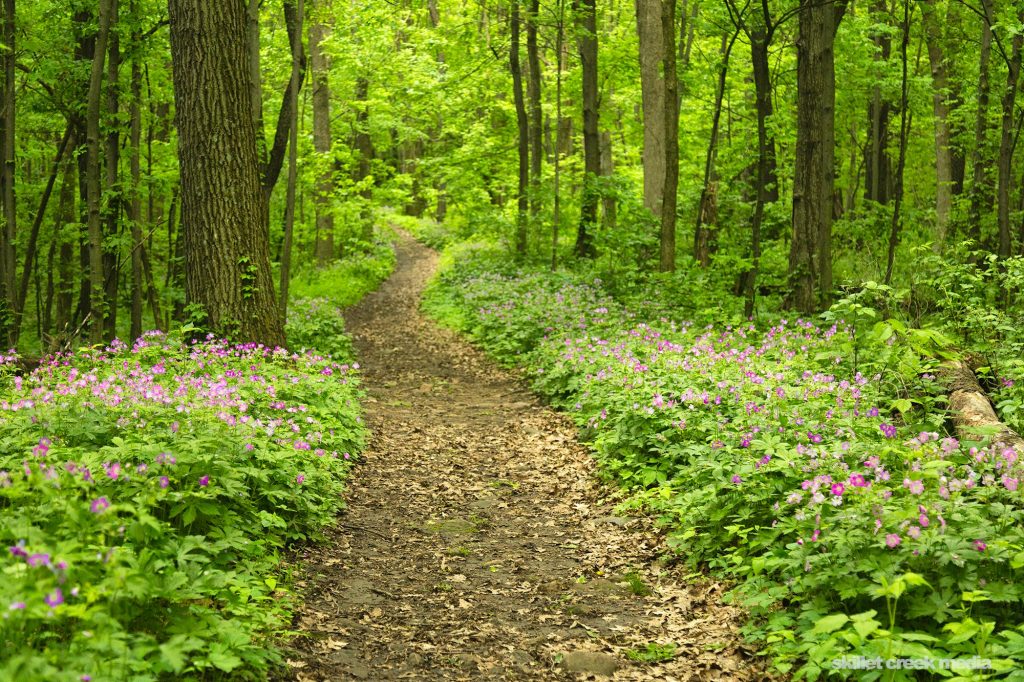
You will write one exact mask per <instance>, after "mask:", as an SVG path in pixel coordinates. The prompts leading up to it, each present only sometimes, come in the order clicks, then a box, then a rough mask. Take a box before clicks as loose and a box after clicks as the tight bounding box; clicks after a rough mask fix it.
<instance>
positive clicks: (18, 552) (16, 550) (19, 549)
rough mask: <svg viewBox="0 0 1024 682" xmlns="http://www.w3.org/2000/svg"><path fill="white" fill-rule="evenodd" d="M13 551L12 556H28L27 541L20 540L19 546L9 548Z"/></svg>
mask: <svg viewBox="0 0 1024 682" xmlns="http://www.w3.org/2000/svg"><path fill="white" fill-rule="evenodd" d="M7 549H9V550H10V551H11V556H28V552H26V551H25V541H24V540H18V544H16V545H12V546H11V547H8V548H7Z"/></svg>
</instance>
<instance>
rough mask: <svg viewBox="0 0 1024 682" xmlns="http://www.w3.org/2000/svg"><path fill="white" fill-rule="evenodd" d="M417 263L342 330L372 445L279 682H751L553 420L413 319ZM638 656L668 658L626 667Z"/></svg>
mask: <svg viewBox="0 0 1024 682" xmlns="http://www.w3.org/2000/svg"><path fill="white" fill-rule="evenodd" d="M435 262H436V256H435V254H434V253H433V252H431V251H429V250H427V249H425V248H424V247H422V246H420V245H418V244H416V243H415V242H413V241H411V240H410V239H408V238H405V237H403V238H402V239H401V240H400V242H399V244H398V265H397V269H396V272H395V274H394V275H393V276H392V277H391V279H390V280H388V281H387V282H386V283H385V284H384V286H383V287H382V288H381V289H380V291H378V292H376V293H374V294H371V295H370V296H368V297H367V298H366V299H364V301H363V302H362V303H361V304H360V305H358V306H357V307H355V308H353V309H352V310H350V311H349V314H348V316H347V317H348V323H349V330H350V332H351V333H352V334H353V337H354V340H355V345H356V348H357V350H358V352H359V355H360V363H361V364H362V365H363V366H364V378H363V379H364V386H365V388H366V390H367V393H368V401H367V420H368V422H369V424H370V426H371V428H372V432H373V437H372V440H371V443H370V447H369V449H368V450H367V452H366V453H365V454H364V456H363V460H362V464H361V465H360V466H359V467H357V468H356V469H355V470H354V471H353V474H352V477H351V479H350V488H349V491H348V496H347V502H348V507H347V509H346V511H345V513H344V515H343V516H342V517H341V518H340V519H339V523H338V525H337V526H336V527H335V528H334V529H333V530H332V531H330V533H329V535H328V541H327V542H326V543H324V544H322V545H319V546H316V547H311V548H309V549H308V550H307V551H306V553H305V554H304V555H303V557H302V561H301V564H300V566H301V575H302V577H301V578H300V582H299V584H300V586H301V587H302V588H303V590H304V596H305V603H304V605H303V606H302V608H301V609H300V610H299V612H298V614H297V616H296V629H298V630H299V631H301V634H300V636H299V637H298V638H297V639H296V640H295V641H294V642H293V643H292V645H291V646H292V650H291V651H289V660H288V664H289V666H290V670H291V672H292V675H293V679H295V680H298V681H299V682H307V681H314V680H348V679H366V680H375V681H376V680H402V679H408V680H563V679H588V678H599V679H608V677H609V676H610V677H612V678H614V679H616V680H668V681H672V680H678V681H680V682H683V681H687V682H689V681H697V680H701V681H703V680H764V679H768V677H769V676H768V675H767V674H766V672H765V670H764V665H763V662H761V661H760V659H756V658H753V657H752V654H751V652H750V650H749V649H748V647H747V646H746V645H745V644H744V642H743V641H742V639H741V638H740V636H739V632H738V627H739V624H740V622H741V621H740V618H741V616H742V614H741V613H740V612H739V611H738V610H736V609H735V608H733V607H730V606H726V605H724V604H722V603H721V601H720V596H721V587H720V586H718V585H716V584H714V583H711V582H696V583H695V582H685V581H684V580H683V579H682V577H681V572H680V571H677V570H675V569H673V568H672V567H671V566H670V565H668V564H666V563H665V562H660V561H657V559H658V556H659V554H660V553H661V552H662V551H663V546H662V544H661V542H660V540H659V537H658V535H657V533H656V532H655V531H654V528H653V525H652V523H651V521H650V520H649V519H643V518H637V519H626V518H621V517H618V516H616V515H615V513H614V511H613V504H612V502H611V500H610V496H613V495H614V493H615V491H614V490H611V489H609V488H607V487H605V486H603V485H601V484H600V483H599V482H598V481H597V479H596V477H595V475H594V464H593V460H592V459H591V457H590V456H589V454H588V453H587V451H586V449H585V448H584V447H583V446H582V445H580V444H579V443H578V441H577V439H576V434H575V431H574V428H573V426H572V424H571V423H570V422H569V421H568V420H567V419H565V418H564V417H562V416H561V415H558V414H557V413H555V412H554V411H552V410H550V409H548V408H545V407H542V406H540V405H539V404H538V403H537V401H536V400H535V399H534V398H533V396H531V395H530V393H529V392H528V391H527V390H526V389H525V388H524V387H523V386H522V385H521V384H520V383H519V382H518V380H517V379H516V377H515V376H514V375H513V374H511V373H509V372H506V371H503V370H500V369H498V368H496V367H495V366H494V365H493V364H492V363H490V362H489V361H488V360H487V359H486V358H484V357H483V356H482V355H481V354H479V353H478V352H477V351H475V350H474V349H472V348H471V347H470V346H468V345H467V344H466V343H464V342H463V341H462V340H460V339H459V338H457V337H456V336H455V335H454V334H452V333H450V332H448V331H446V330H443V329H440V328H439V327H437V326H436V325H435V324H433V323H432V322H430V321H428V320H426V319H424V318H423V317H422V316H421V315H420V313H419V310H418V305H419V295H420V292H421V291H422V289H423V286H424V284H425V283H426V281H427V279H428V278H429V276H430V274H431V273H432V272H433V269H434V267H435ZM629 575H634V576H635V579H634V583H636V585H642V586H643V587H644V588H646V589H635V586H631V585H630V582H629V580H628V578H627V576H629ZM636 581H639V582H638V583H637V582H636ZM637 592H641V593H642V592H649V594H646V595H642V594H637ZM651 643H659V644H669V643H673V644H675V645H676V649H675V655H674V657H672V658H671V659H670V660H668V661H664V662H661V663H653V664H650V663H634V662H632V661H630V660H629V659H628V658H627V657H626V652H627V651H630V650H633V649H643V648H645V647H646V646H647V645H648V644H651Z"/></svg>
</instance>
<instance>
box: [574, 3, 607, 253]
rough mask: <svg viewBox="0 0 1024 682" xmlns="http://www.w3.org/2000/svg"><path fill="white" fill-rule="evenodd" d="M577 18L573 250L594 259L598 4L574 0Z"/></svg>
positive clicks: (598, 165)
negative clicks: (579, 122)
mask: <svg viewBox="0 0 1024 682" xmlns="http://www.w3.org/2000/svg"><path fill="white" fill-rule="evenodd" d="M573 10H574V12H575V14H576V21H577V42H578V44H579V51H580V62H581V64H582V71H583V74H582V90H583V196H582V197H581V198H580V222H579V226H578V227H577V230H576V246H575V249H574V251H575V253H576V256H577V257H579V258H593V257H594V256H595V255H597V250H596V249H595V248H594V229H595V228H596V227H597V206H598V203H599V201H600V194H601V193H600V191H599V189H598V183H597V178H598V176H599V175H600V174H601V135H600V133H599V132H598V126H599V121H598V83H597V7H596V0H573Z"/></svg>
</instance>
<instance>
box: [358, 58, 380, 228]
mask: <svg viewBox="0 0 1024 682" xmlns="http://www.w3.org/2000/svg"><path fill="white" fill-rule="evenodd" d="M369 96H370V81H369V80H368V79H367V78H366V77H364V76H359V77H358V78H356V134H355V141H354V145H355V148H356V151H358V152H359V163H358V164H356V183H357V184H358V185H361V186H362V190H361V192H360V194H361V196H362V200H363V203H362V208H361V210H360V212H359V219H360V222H361V223H362V225H361V230H360V237H361V238H362V240H363V241H364V242H367V243H369V242H371V241H373V203H372V202H373V185H371V184H370V182H369V177H370V171H371V168H370V162H371V161H373V157H374V155H375V151H374V149H373V138H371V137H370V130H369V122H370V111H369V108H368V107H369V105H368V104H367V100H368V98H369Z"/></svg>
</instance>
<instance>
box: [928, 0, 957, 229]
mask: <svg viewBox="0 0 1024 682" xmlns="http://www.w3.org/2000/svg"><path fill="white" fill-rule="evenodd" d="M936 1H937V0H921V16H922V18H921V22H922V25H923V28H924V37H925V43H926V44H927V46H928V63H929V65H930V66H931V72H932V111H933V113H934V116H935V229H936V239H935V248H936V249H941V248H942V245H943V244H945V242H946V234H947V232H948V231H949V216H950V213H952V210H953V155H952V152H951V149H950V142H951V135H950V128H949V113H950V101H949V92H948V90H949V75H948V71H947V69H946V58H945V55H944V54H943V50H942V40H941V38H942V31H941V29H940V28H939V18H938V17H937V16H936V11H937V10H936Z"/></svg>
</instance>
